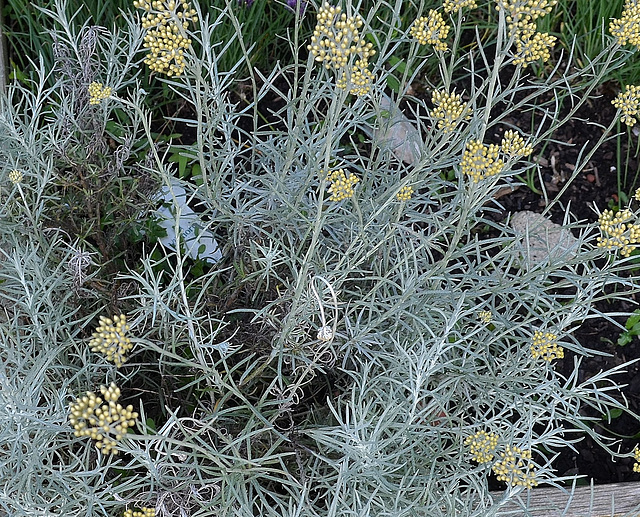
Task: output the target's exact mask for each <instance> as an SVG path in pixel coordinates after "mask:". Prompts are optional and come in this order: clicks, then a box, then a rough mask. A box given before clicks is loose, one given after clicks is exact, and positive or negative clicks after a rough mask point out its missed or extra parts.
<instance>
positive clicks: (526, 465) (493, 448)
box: [464, 430, 538, 488]
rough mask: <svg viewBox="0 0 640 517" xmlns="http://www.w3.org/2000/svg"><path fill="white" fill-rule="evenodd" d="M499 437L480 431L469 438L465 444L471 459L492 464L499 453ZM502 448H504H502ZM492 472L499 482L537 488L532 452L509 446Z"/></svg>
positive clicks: (494, 465)
mask: <svg viewBox="0 0 640 517" xmlns="http://www.w3.org/2000/svg"><path fill="white" fill-rule="evenodd" d="M499 438H500V437H499V436H498V435H497V434H496V433H487V432H486V431H484V430H483V431H478V432H477V433H475V434H473V435H471V436H468V437H467V438H466V439H465V441H464V444H465V445H466V446H467V447H469V452H470V453H471V459H472V460H473V461H475V462H477V463H491V462H492V461H493V460H494V458H495V456H496V453H497V449H498V440H499ZM500 448H502V447H500ZM499 458H500V459H499V460H498V461H496V462H495V463H494V464H493V466H492V467H491V470H493V472H494V473H495V474H496V476H497V479H498V481H504V482H506V483H508V484H509V485H511V486H523V487H525V488H532V487H534V486H537V484H538V481H537V480H536V471H535V468H534V466H533V463H531V451H530V450H529V451H526V450H522V449H520V448H519V447H515V446H512V445H507V446H506V447H505V448H504V452H500V453H499Z"/></svg>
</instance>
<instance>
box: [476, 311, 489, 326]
mask: <svg viewBox="0 0 640 517" xmlns="http://www.w3.org/2000/svg"><path fill="white" fill-rule="evenodd" d="M477 316H478V319H479V320H480V321H481V322H482V323H487V324H489V323H491V321H492V320H493V314H491V311H478V313H477Z"/></svg>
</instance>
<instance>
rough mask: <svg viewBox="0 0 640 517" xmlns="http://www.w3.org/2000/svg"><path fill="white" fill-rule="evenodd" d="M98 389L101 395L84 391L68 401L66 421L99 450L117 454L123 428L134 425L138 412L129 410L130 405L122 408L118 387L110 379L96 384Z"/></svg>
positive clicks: (124, 429) (124, 430)
mask: <svg viewBox="0 0 640 517" xmlns="http://www.w3.org/2000/svg"><path fill="white" fill-rule="evenodd" d="M100 393H102V397H103V398H104V402H105V404H103V403H102V402H103V398H101V397H99V396H96V394H95V393H93V392H91V391H87V394H86V395H85V396H84V397H82V398H79V399H77V400H76V401H75V402H72V403H71V405H70V406H69V408H70V414H69V422H70V423H71V425H72V426H73V428H74V429H75V433H74V434H75V435H76V436H88V437H89V438H91V439H92V440H95V442H96V447H97V448H98V450H99V451H101V452H102V453H103V454H118V451H117V449H116V446H117V444H118V441H120V440H121V439H122V438H123V437H124V435H125V434H126V433H127V429H128V428H129V427H131V426H133V425H135V419H136V418H138V413H136V412H135V411H133V406H131V405H129V406H127V407H126V408H124V407H122V405H121V404H118V399H119V398H120V389H119V388H118V387H117V386H116V385H115V383H113V382H112V383H111V385H110V386H109V387H108V388H107V387H106V386H101V387H100Z"/></svg>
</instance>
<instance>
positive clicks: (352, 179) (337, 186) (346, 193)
mask: <svg viewBox="0 0 640 517" xmlns="http://www.w3.org/2000/svg"><path fill="white" fill-rule="evenodd" d="M327 180H328V181H330V182H331V185H330V186H329V193H330V194H331V197H330V198H329V200H330V201H342V200H343V199H349V198H351V197H353V193H354V189H353V187H354V185H355V184H356V183H358V181H360V180H359V179H358V177H357V176H356V175H355V174H351V173H349V175H348V176H347V174H346V173H345V172H344V170H343V169H338V170H335V171H333V172H330V173H329V174H328V175H327Z"/></svg>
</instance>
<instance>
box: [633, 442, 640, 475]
mask: <svg viewBox="0 0 640 517" xmlns="http://www.w3.org/2000/svg"><path fill="white" fill-rule="evenodd" d="M633 456H634V458H635V460H636V462H635V463H634V464H633V471H634V472H640V449H638V448H637V447H636V448H635V450H634V451H633Z"/></svg>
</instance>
